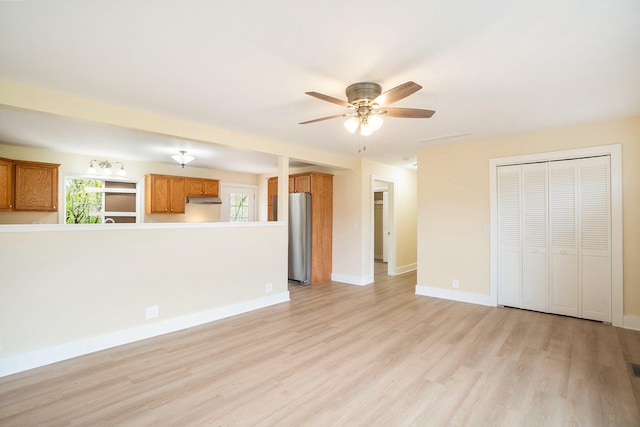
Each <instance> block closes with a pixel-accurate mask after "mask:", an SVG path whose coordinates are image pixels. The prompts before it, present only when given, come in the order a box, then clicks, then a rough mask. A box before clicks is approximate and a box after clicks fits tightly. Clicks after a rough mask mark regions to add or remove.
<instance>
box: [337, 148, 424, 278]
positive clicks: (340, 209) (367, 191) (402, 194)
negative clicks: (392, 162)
mask: <svg viewBox="0 0 640 427" xmlns="http://www.w3.org/2000/svg"><path fill="white" fill-rule="evenodd" d="M333 174H334V178H333V194H334V198H333V200H334V202H333V203H334V204H333V218H334V223H333V236H334V237H333V275H334V277H335V279H336V280H346V281H349V283H358V284H364V283H369V282H370V281H372V280H373V255H374V254H373V227H374V224H373V220H374V218H373V190H374V186H373V181H374V179H379V180H387V181H392V182H393V204H394V220H393V223H392V229H394V230H395V247H394V248H395V253H396V262H395V264H396V269H397V270H401V271H407V270H411V269H415V266H416V260H417V252H416V173H415V172H414V171H411V170H407V169H403V168H398V167H394V166H389V165H384V164H381V163H377V162H372V161H370V160H361V161H360V165H359V167H358V168H356V169H353V170H336V171H334V172H333Z"/></svg>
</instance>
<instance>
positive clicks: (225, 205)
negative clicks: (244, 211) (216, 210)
mask: <svg viewBox="0 0 640 427" xmlns="http://www.w3.org/2000/svg"><path fill="white" fill-rule="evenodd" d="M256 189H257V186H255V185H248V184H226V183H221V184H220V199H222V205H221V206H220V221H222V222H228V221H229V218H230V209H231V203H230V197H231V194H232V193H234V194H238V193H239V194H245V195H247V200H248V201H249V212H248V213H249V221H250V222H251V221H255V220H256Z"/></svg>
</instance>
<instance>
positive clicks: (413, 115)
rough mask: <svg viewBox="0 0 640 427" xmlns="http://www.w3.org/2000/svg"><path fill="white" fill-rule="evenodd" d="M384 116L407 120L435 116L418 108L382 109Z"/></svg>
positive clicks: (430, 111)
mask: <svg viewBox="0 0 640 427" xmlns="http://www.w3.org/2000/svg"><path fill="white" fill-rule="evenodd" d="M382 111H385V113H384V115H385V116H388V117H405V118H409V119H428V118H429V117H431V116H433V115H434V114H435V111H433V110H422V109H419V108H384V109H383V110H382Z"/></svg>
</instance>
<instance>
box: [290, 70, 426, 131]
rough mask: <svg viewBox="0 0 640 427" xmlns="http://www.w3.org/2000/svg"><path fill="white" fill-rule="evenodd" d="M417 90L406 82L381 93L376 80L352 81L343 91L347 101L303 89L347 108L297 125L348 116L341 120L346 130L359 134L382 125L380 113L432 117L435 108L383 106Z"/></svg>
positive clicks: (417, 87)
mask: <svg viewBox="0 0 640 427" xmlns="http://www.w3.org/2000/svg"><path fill="white" fill-rule="evenodd" d="M420 89H422V86H420V85H419V84H417V83H414V82H411V81H409V82H406V83H403V84H401V85H400V86H396V87H394V88H393V89H389V90H388V91H386V92H384V93H382V87H381V86H380V85H379V84H378V83H371V82H361V83H354V84H352V85H350V86H348V87H347V89H346V91H345V92H346V94H347V101H343V100H341V99H338V98H334V97H332V96H328V95H324V94H322V93H318V92H305V93H306V94H307V95H310V96H313V97H314V98H318V99H322V100H323V101H328V102H332V103H334V104H338V105H340V106H342V107H347V108H348V109H349V111H348V112H346V113H343V114H335V115H333V116H328V117H322V118H319V119H314V120H307V121H306V122H301V123H300V124H301V125H305V124H308V123H315V122H321V121H323V120H329V119H337V118H339V117H349V119H347V121H346V122H345V123H344V126H345V127H346V128H347V130H348V131H349V132H351V133H354V132H355V131H356V130H358V129H360V134H361V135H363V136H368V135H371V134H372V133H373V132H375V131H376V130H378V129H380V126H382V118H381V116H388V117H403V118H414V119H427V118H429V117H431V116H433V114H434V113H435V111H432V110H422V109H418V108H396V107H387V105H390V104H393V103H394V102H397V101H400V100H401V99H404V98H406V97H407V96H409V95H411V94H413V93H415V92H417V91H419V90H420Z"/></svg>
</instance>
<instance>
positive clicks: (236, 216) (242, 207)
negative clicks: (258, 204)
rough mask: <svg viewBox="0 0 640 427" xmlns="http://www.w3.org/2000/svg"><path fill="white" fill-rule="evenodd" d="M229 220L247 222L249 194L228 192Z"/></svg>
mask: <svg viewBox="0 0 640 427" xmlns="http://www.w3.org/2000/svg"><path fill="white" fill-rule="evenodd" d="M229 221H231V222H249V196H248V195H247V194H243V193H229Z"/></svg>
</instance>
